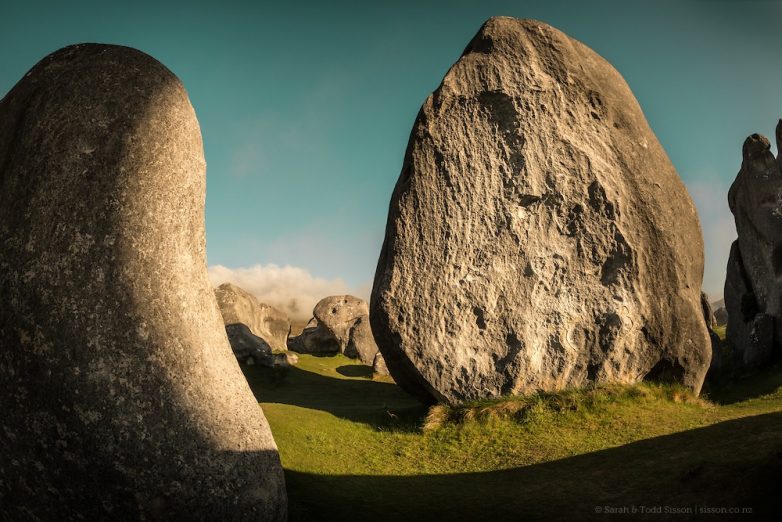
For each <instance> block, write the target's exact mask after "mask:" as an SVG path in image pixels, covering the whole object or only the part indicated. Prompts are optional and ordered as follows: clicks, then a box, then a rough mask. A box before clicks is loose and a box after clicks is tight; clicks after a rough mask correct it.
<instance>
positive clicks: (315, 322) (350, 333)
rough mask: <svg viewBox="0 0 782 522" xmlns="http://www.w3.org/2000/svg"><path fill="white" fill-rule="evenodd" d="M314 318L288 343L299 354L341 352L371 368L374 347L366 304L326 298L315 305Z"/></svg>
mask: <svg viewBox="0 0 782 522" xmlns="http://www.w3.org/2000/svg"><path fill="white" fill-rule="evenodd" d="M312 313H313V316H314V317H313V318H312V320H311V321H310V322H309V323H308V324H307V326H306V327H305V328H304V331H303V332H302V333H301V335H298V336H296V337H293V338H292V339H290V341H289V343H288V347H289V348H290V349H291V350H295V351H297V352H300V353H342V354H344V355H345V356H347V357H351V358H354V359H361V361H362V362H363V363H364V364H368V365H371V364H372V363H373V361H374V359H375V354H377V351H378V349H377V345H376V344H375V339H374V337H373V336H372V329H371V327H370V325H369V317H368V315H369V305H368V304H367V302H366V301H364V300H363V299H359V298H358V297H354V296H352V295H337V296H331V297H325V298H323V299H321V300H320V301H319V302H318V304H316V305H315V308H314V310H313V311H312Z"/></svg>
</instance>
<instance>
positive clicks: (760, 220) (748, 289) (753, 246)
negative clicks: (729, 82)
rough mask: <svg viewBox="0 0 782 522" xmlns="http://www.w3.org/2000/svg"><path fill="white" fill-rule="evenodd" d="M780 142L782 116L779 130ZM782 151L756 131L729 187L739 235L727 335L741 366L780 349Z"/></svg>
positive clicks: (729, 285)
mask: <svg viewBox="0 0 782 522" xmlns="http://www.w3.org/2000/svg"><path fill="white" fill-rule="evenodd" d="M776 139H777V147H779V146H780V145H782V120H780V121H779V124H778V125H777V130H776ZM780 164H782V155H779V156H777V157H776V158H774V155H773V154H772V153H771V144H770V143H769V141H768V139H767V138H766V137H764V136H761V135H759V134H753V135H752V136H750V137H748V138H747V139H746V141H745V142H744V147H743V161H742V164H741V170H739V173H738V175H737V176H736V180H735V181H734V182H733V185H731V187H730V191H729V192H728V205H729V206H730V211H731V212H733V218H734V221H735V223H736V232H737V233H738V239H737V240H736V241H735V242H734V243H733V245H732V246H731V250H730V257H729V259H728V268H727V276H726V280H725V307H726V309H727V312H728V314H727V315H728V326H727V331H726V334H727V339H728V342H730V343H731V344H732V345H733V347H734V353H735V355H736V361H735V362H736V364H737V366H738V367H739V368H740V369H755V368H758V367H760V366H763V365H764V364H766V363H767V362H769V361H770V360H771V359H773V358H776V357H778V356H779V355H780V352H781V350H780V339H782V199H781V198H782V172H780Z"/></svg>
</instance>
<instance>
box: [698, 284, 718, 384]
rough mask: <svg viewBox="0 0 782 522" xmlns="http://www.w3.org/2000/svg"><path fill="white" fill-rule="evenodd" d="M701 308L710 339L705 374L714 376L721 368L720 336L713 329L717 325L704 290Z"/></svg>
mask: <svg viewBox="0 0 782 522" xmlns="http://www.w3.org/2000/svg"><path fill="white" fill-rule="evenodd" d="M701 310H702V311H703V321H704V322H705V323H706V329H707V330H708V332H709V340H710V341H711V362H710V363H709V371H708V372H707V376H709V378H715V377H716V376H717V375H718V374H719V373H720V371H721V369H722V342H721V341H720V336H719V335H717V333H716V332H715V331H714V328H715V327H716V326H717V320H716V319H715V318H714V312H712V308H711V303H710V302H709V297H708V296H707V295H706V294H705V293H704V292H701Z"/></svg>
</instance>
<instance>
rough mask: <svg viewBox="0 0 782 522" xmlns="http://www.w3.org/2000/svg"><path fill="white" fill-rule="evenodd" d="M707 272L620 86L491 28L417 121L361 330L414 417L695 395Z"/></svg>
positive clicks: (682, 201) (513, 29) (531, 33)
mask: <svg viewBox="0 0 782 522" xmlns="http://www.w3.org/2000/svg"><path fill="white" fill-rule="evenodd" d="M702 272H703V241H702V237H701V231H700V224H699V221H698V217H697V215H696V212H695V208H694V206H693V204H692V201H691V199H690V197H689V195H688V193H687V190H686V188H685V186H684V184H683V183H682V182H681V180H680V179H679V177H678V175H677V173H676V171H675V169H674V167H673V166H672V164H671V162H670V161H669V159H668V157H667V156H666V154H665V151H664V150H663V149H662V147H661V146H660V144H659V142H658V141H657V138H656V137H655V135H654V133H653V132H652V130H651V129H650V128H649V125H648V124H647V122H646V120H645V118H644V115H643V113H642V111H641V108H640V107H639V106H638V103H637V102H636V100H635V98H634V97H633V94H632V92H631V91H630V89H629V88H628V86H627V84H626V83H625V82H624V80H623V79H622V77H621V76H620V74H619V73H618V72H617V71H616V70H614V68H613V67H611V65H610V64H609V63H607V62H606V61H605V60H604V59H603V58H601V57H600V56H598V55H597V54H596V53H595V52H594V51H592V50H591V49H589V48H587V47H586V46H584V45H583V44H581V43H580V42H577V41H575V40H573V39H571V38H569V37H568V36H566V35H565V34H563V33H561V32H560V31H558V30H556V29H554V28H552V27H550V26H548V25H546V24H543V23H540V22H536V21H532V20H517V19H513V18H492V19H490V20H489V21H488V22H486V24H484V26H483V27H482V28H481V30H480V31H479V33H478V34H477V35H476V36H475V38H474V39H473V40H472V41H471V42H470V44H469V45H468V46H467V49H466V50H465V51H464V53H463V55H462V57H461V58H460V59H459V61H458V62H456V64H454V65H453V66H452V67H451V69H450V70H449V71H448V73H447V75H446V76H445V78H444V79H443V82H442V84H441V85H440V87H439V88H438V89H437V90H436V91H435V92H434V93H433V94H432V95H431V96H430V97H429V98H428V99H427V100H426V101H425V102H424V105H423V107H422V108H421V111H420V112H419V115H418V118H417V120H416V123H415V125H414V127H413V131H412V133H411V137H410V142H409V144H408V149H407V153H406V156H405V161H404V164H403V167H402V172H401V174H400V177H399V180H398V181H397V185H396V188H395V189H394V193H393V195H392V197H391V203H390V208H389V217H388V224H387V228H386V237H385V242H384V245H383V249H382V252H381V254H380V258H379V260H378V266H377V271H376V274H375V281H374V287H373V291H372V299H371V307H370V308H371V313H370V319H371V322H372V331H373V332H374V335H375V340H376V341H377V343H378V346H379V348H380V351H381V352H382V353H383V357H384V358H385V362H386V364H387V365H388V369H389V370H390V372H391V375H392V376H393V377H394V379H395V380H396V381H397V383H398V384H400V385H401V386H403V387H404V388H405V389H407V390H408V391H409V392H411V393H412V394H414V395H416V396H418V397H419V398H421V399H422V400H424V401H427V402H431V401H435V400H437V401H444V402H447V403H457V402H460V401H464V400H470V399H478V398H485V397H496V396H499V395H505V394H515V393H521V392H528V391H532V390H538V389H544V390H555V389H561V388H565V387H568V386H579V385H583V384H586V383H587V382H598V383H602V382H634V381H638V380H640V379H644V378H645V377H649V378H668V379H673V380H676V381H679V382H682V383H684V384H685V385H687V386H689V387H690V388H692V389H693V390H694V391H695V392H699V391H700V388H701V385H702V383H703V379H704V376H705V373H706V370H707V368H708V365H709V359H710V354H711V347H710V343H709V336H708V332H707V331H706V325H705V324H704V321H703V317H702V314H701V307H700V287H701V278H702Z"/></svg>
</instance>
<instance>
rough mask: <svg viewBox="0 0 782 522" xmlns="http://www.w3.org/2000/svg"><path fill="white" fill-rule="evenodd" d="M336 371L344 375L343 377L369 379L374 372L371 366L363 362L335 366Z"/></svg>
mask: <svg viewBox="0 0 782 522" xmlns="http://www.w3.org/2000/svg"><path fill="white" fill-rule="evenodd" d="M337 373H338V374H340V375H344V376H345V377H363V378H365V379H371V378H372V375H373V374H374V373H375V372H374V370H373V369H372V367H371V366H364V365H363V364H345V365H343V366H340V367H339V368H337Z"/></svg>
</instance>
